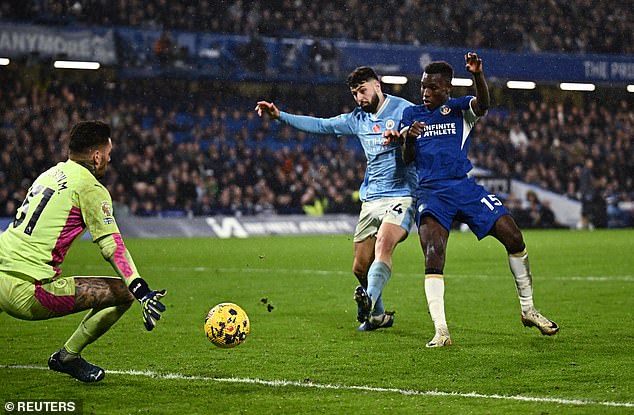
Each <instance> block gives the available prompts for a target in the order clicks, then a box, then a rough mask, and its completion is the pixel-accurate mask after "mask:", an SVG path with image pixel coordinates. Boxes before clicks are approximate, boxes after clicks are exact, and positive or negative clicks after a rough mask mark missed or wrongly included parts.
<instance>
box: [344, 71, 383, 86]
mask: <svg viewBox="0 0 634 415" xmlns="http://www.w3.org/2000/svg"><path fill="white" fill-rule="evenodd" d="M370 79H376V80H377V81H378V80H379V76H378V75H377V74H376V72H374V69H372V68H370V67H369V66H359V67H358V68H357V69H355V70H354V71H352V72H350V75H348V80H347V82H348V86H349V87H350V88H355V87H357V86H359V85H361V84H362V83H364V82H366V81H369V80H370Z"/></svg>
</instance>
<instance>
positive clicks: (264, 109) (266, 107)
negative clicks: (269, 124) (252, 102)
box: [255, 101, 280, 120]
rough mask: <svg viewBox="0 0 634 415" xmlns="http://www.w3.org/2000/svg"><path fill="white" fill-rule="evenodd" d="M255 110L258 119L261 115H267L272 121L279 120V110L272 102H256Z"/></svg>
mask: <svg viewBox="0 0 634 415" xmlns="http://www.w3.org/2000/svg"><path fill="white" fill-rule="evenodd" d="M255 110H256V111H257V113H258V115H259V116H260V117H261V116H262V114H267V115H268V116H269V117H271V118H272V119H274V120H277V119H278V118H280V110H279V109H278V108H277V107H276V106H275V104H274V103H272V102H267V101H258V103H257V104H256V106H255Z"/></svg>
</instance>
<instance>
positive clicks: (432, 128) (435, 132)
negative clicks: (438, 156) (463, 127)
mask: <svg viewBox="0 0 634 415" xmlns="http://www.w3.org/2000/svg"><path fill="white" fill-rule="evenodd" d="M451 134H456V123H455V122H444V123H439V124H430V125H426V126H425V131H424V132H423V137H437V136H439V135H451Z"/></svg>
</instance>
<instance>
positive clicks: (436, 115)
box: [399, 95, 479, 186]
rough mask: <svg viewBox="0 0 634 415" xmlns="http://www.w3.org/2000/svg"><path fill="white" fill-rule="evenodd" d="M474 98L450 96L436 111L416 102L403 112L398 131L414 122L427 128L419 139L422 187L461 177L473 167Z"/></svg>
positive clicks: (417, 144)
mask: <svg viewBox="0 0 634 415" xmlns="http://www.w3.org/2000/svg"><path fill="white" fill-rule="evenodd" d="M473 98H474V97H473V96H471V95H467V96H464V97H460V98H451V99H449V100H448V101H447V102H445V103H444V104H443V105H441V106H440V107H438V108H436V109H435V110H433V111H430V110H429V109H427V107H426V106H425V105H416V106H412V107H409V108H407V109H405V111H403V119H402V120H401V123H400V125H399V130H401V129H403V128H405V127H408V126H410V125H412V123H413V122H414V121H419V122H424V123H425V130H424V131H423V133H422V134H421V135H419V136H418V137H417V138H416V163H415V165H416V171H417V174H418V184H419V186H420V185H422V184H425V183H428V182H432V181H435V180H443V179H459V178H463V177H465V176H466V175H467V173H468V172H469V171H470V170H471V168H472V167H473V166H472V164H471V162H470V161H469V159H468V158H467V153H468V151H469V143H470V137H471V129H472V128H473V126H474V125H475V123H476V121H477V120H478V119H479V117H478V116H477V115H476V114H475V113H474V112H473V109H472V108H471V100H472V99H473Z"/></svg>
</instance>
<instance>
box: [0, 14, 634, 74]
mask: <svg viewBox="0 0 634 415" xmlns="http://www.w3.org/2000/svg"><path fill="white" fill-rule="evenodd" d="M163 34H164V32H163V31H161V30H151V29H135V28H126V27H91V28H70V27H51V26H39V25H32V24H17V23H4V22H3V23H0V57H10V58H17V57H24V56H29V55H31V54H37V55H39V56H40V57H49V58H54V57H56V56H57V55H65V57H67V58H68V59H70V60H94V61H97V62H100V63H101V64H106V65H109V64H116V65H117V67H118V68H119V69H120V72H119V76H121V77H148V76H165V75H178V76H181V77H187V76H189V77H213V78H216V79H232V80H238V81H239V80H258V81H262V80H263V79H266V80H269V81H274V80H277V81H301V80H304V81H305V80H306V79H307V76H308V79H310V81H311V82H340V80H341V76H342V74H345V73H348V72H350V71H351V70H353V69H354V68H355V67H357V66H361V65H369V66H372V67H374V68H375V69H376V70H377V71H378V72H379V73H381V74H384V75H386V74H398V75H410V76H416V77H418V76H420V73H421V71H422V68H424V67H425V65H426V64H427V63H429V62H431V61H432V60H446V61H447V62H449V63H450V64H452V65H453V66H454V68H455V69H456V76H457V77H468V78H470V77H471V76H470V75H469V74H468V73H467V72H466V70H465V68H464V60H463V55H464V52H465V49H464V48H446V47H442V48H441V47H433V46H425V45H421V46H412V45H397V44H387V43H364V42H353V41H347V40H333V39H313V38H270V37H257V38H251V37H249V36H244V35H223V34H214V33H202V32H186V31H171V32H170V33H169V36H170V39H171V40H170V42H171V44H172V49H173V50H175V51H177V53H176V55H178V56H175V57H174V59H175V60H176V61H177V62H179V63H178V65H176V67H175V66H173V65H169V66H160V65H157V63H158V60H157V56H156V55H155V44H156V42H157V40H158V39H159V37H161V35H163ZM318 46H319V47H320V48H321V49H324V50H327V51H328V54H327V56H325V55H320V58H319V62H317V61H316V60H315V58H314V56H313V54H314V52H315V48H317V47H318ZM254 50H257V51H258V53H259V54H258V55H257V58H256V59H255V62H253V59H254V55H253V51H254ZM479 52H480V53H481V54H482V56H484V57H485V59H486V61H487V64H486V65H487V76H488V77H489V78H490V79H494V78H500V79H516V80H533V81H548V82H560V81H580V82H608V83H626V82H632V81H634V56H631V55H608V54H581V53H529V52H504V51H499V50H491V49H488V50H479ZM324 53H325V52H324ZM324 60H326V62H325V63H326V64H324ZM172 63H174V62H172ZM317 63H318V64H317ZM509 63H512V64H509ZM307 71H308V72H307Z"/></svg>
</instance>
